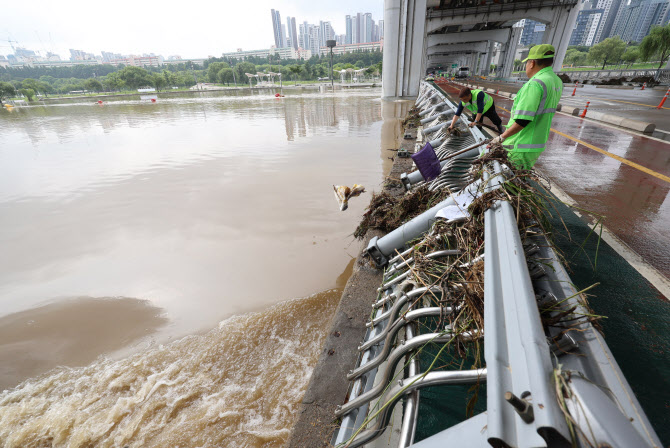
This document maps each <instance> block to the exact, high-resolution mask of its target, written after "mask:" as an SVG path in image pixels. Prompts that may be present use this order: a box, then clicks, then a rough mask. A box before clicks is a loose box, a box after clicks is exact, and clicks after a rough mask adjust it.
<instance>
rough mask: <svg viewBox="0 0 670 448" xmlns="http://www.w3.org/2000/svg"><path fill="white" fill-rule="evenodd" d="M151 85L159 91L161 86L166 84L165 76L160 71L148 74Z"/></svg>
mask: <svg viewBox="0 0 670 448" xmlns="http://www.w3.org/2000/svg"><path fill="white" fill-rule="evenodd" d="M150 78H151V85H152V86H154V87H155V88H156V91H157V92H160V91H161V89H162V88H163V87H165V85H166V84H167V83H166V82H165V77H164V76H163V74H162V73H154V74H152V75H150Z"/></svg>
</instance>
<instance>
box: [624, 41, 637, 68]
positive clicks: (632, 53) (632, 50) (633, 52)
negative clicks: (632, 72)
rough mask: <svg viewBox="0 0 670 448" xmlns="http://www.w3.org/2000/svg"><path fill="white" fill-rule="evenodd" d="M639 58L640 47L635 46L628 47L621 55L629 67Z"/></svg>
mask: <svg viewBox="0 0 670 448" xmlns="http://www.w3.org/2000/svg"><path fill="white" fill-rule="evenodd" d="M638 59H640V49H639V48H638V47H635V46H632V47H628V48H627V49H626V52H625V53H624V54H623V55H621V60H622V61H624V62H626V66H627V67H629V66H630V65H631V64H634V63H635V61H637V60H638Z"/></svg>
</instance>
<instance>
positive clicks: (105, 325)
mask: <svg viewBox="0 0 670 448" xmlns="http://www.w3.org/2000/svg"><path fill="white" fill-rule="evenodd" d="M285 93H286V97H285V98H281V99H276V98H274V96H273V94H274V92H270V91H264V92H250V91H249V90H241V91H232V92H211V93H203V94H183V95H169V96H165V97H159V98H158V101H157V102H156V103H152V102H150V101H148V100H142V99H140V98H139V97H137V98H118V99H109V100H105V101H104V102H103V104H102V105H98V104H96V103H95V101H94V100H93V99H77V100H68V101H60V102H52V103H49V104H36V105H34V106H30V107H24V108H16V109H15V110H13V111H12V112H9V111H6V110H1V111H0V248H1V250H0V447H33V446H34V447H37V446H40V447H41V446H59V447H60V446H63V447H88V446H103V447H105V446H109V447H116V446H119V447H124V446H128V447H140V446H142V447H154V446H155V447H164V446H174V447H177V446H179V447H205V446H241V447H242V446H244V447H266V446H267V447H272V446H282V444H283V443H284V441H285V440H286V438H287V436H288V434H289V431H290V428H291V425H292V423H293V420H294V418H295V413H296V411H297V408H298V403H299V401H300V399H301V397H302V393H303V392H304V390H305V387H306V385H307V382H308V380H309V376H310V373H311V370H312V366H313V365H314V363H315V361H316V359H317V357H318V354H319V350H320V346H321V343H322V342H323V339H324V337H325V333H326V331H327V329H328V324H329V322H330V317H331V315H332V312H333V310H334V308H335V307H336V306H337V302H338V300H339V293H340V291H341V288H342V287H343V285H344V282H346V279H347V277H348V275H349V272H350V270H351V266H352V259H353V257H355V256H356V255H357V253H358V251H359V249H360V247H359V243H358V242H357V241H355V240H354V239H353V237H352V236H351V234H352V232H353V230H354V229H355V226H356V224H357V222H358V220H359V218H360V215H361V214H362V213H363V211H364V209H365V206H366V205H367V203H368V201H369V199H370V193H371V191H372V190H378V189H379V188H380V184H381V182H382V181H383V179H384V174H385V173H386V172H388V170H389V168H390V164H391V160H390V157H392V156H393V155H395V153H393V152H391V151H388V149H389V148H397V147H398V146H397V145H398V143H397V139H399V138H401V135H400V133H401V127H400V123H399V121H400V120H399V119H400V118H402V117H403V116H404V114H405V112H406V110H407V107H408V104H407V103H398V102H395V103H392V102H382V101H381V100H380V99H379V97H380V93H381V92H380V90H378V89H354V90H347V91H337V92H336V93H335V94H331V93H325V94H323V93H317V92H316V91H315V90H302V91H301V90H293V91H286V92H285ZM354 183H359V184H363V185H364V186H365V187H366V188H367V192H366V193H365V194H363V195H362V196H361V197H359V198H355V199H352V201H351V203H350V207H349V209H348V210H347V211H345V212H340V211H339V209H338V207H337V203H336V201H335V199H334V195H333V188H332V186H333V185H350V186H351V185H352V184H354ZM3 390H4V391H3Z"/></svg>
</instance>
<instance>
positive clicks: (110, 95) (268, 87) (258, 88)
mask: <svg viewBox="0 0 670 448" xmlns="http://www.w3.org/2000/svg"><path fill="white" fill-rule="evenodd" d="M321 86H325V88H326V90H330V88H331V85H330V83H325V82H318V83H317V82H314V83H309V82H306V83H305V82H304V81H303V83H299V84H284V85H266V86H252V87H248V86H235V87H224V86H207V87H206V88H202V89H175V90H164V91H162V92H123V93H110V92H101V93H94V94H81V95H68V96H49V97H44V98H39V99H36V100H34V101H25V99H23V98H11V99H10V100H9V101H23V102H25V104H22V105H23V106H30V105H32V104H43V103H49V102H53V101H60V100H73V99H89V98H90V99H94V100H100V99H114V98H129V97H139V96H146V95H156V96H157V97H158V98H160V97H162V96H171V95H178V94H184V93H193V94H196V93H198V94H199V93H205V92H231V91H245V90H248V91H262V90H271V91H280V90H302V89H312V90H319V89H320V88H321ZM334 87H335V90H340V89H362V88H374V87H379V84H377V83H374V82H372V83H363V82H360V83H348V84H342V83H336V84H335V85H334ZM7 101H8V100H5V101H3V103H4V102H7Z"/></svg>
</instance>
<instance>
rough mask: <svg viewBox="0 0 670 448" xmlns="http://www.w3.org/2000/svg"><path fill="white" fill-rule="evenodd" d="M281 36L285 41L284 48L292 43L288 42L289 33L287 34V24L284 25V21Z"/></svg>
mask: <svg viewBox="0 0 670 448" xmlns="http://www.w3.org/2000/svg"><path fill="white" fill-rule="evenodd" d="M281 36H282V38H283V42H284V46H283V47H282V48H286V47H289V46H290V45H289V44H288V34H286V25H284V24H283V23H282V26H281Z"/></svg>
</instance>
